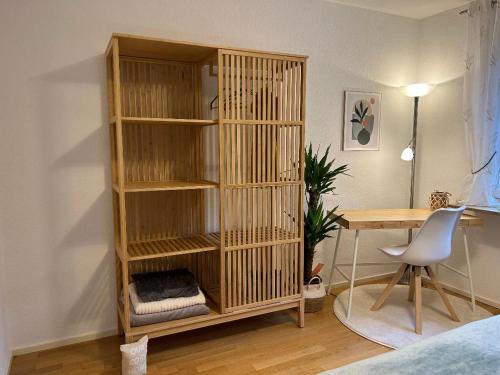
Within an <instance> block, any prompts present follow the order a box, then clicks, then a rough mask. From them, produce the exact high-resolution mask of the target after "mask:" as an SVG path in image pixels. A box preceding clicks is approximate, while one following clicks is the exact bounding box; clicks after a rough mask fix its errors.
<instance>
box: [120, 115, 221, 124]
mask: <svg viewBox="0 0 500 375" xmlns="http://www.w3.org/2000/svg"><path fill="white" fill-rule="evenodd" d="M110 122H111V123H112V124H114V123H116V116H113V117H112V118H111V121H110ZM218 123H219V121H218V120H198V119H180V118H152V117H122V124H124V125H126V124H143V125H173V126H211V125H217V124H218Z"/></svg>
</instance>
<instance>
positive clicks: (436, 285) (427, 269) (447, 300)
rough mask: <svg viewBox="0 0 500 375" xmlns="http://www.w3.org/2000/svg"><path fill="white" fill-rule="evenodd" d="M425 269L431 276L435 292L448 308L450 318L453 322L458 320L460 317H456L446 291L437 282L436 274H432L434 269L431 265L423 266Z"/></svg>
mask: <svg viewBox="0 0 500 375" xmlns="http://www.w3.org/2000/svg"><path fill="white" fill-rule="evenodd" d="M425 270H426V271H427V274H428V275H429V277H430V278H431V281H432V284H433V285H434V288H436V290H437V292H438V293H439V296H440V297H441V299H442V300H443V302H444V305H445V306H446V308H447V309H448V312H449V313H450V317H451V320H454V321H455V322H459V321H460V319H459V318H458V315H457V313H456V312H455V309H454V308H453V306H452V304H451V303H450V300H449V299H448V297H447V296H446V293H445V292H444V290H443V287H442V286H441V284H440V283H439V281H438V279H437V277H436V275H435V274H434V271H433V270H432V268H431V267H425Z"/></svg>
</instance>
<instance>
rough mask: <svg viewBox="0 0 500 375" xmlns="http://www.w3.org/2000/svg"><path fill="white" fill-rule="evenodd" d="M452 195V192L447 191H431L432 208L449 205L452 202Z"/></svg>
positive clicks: (430, 201) (430, 202)
mask: <svg viewBox="0 0 500 375" xmlns="http://www.w3.org/2000/svg"><path fill="white" fill-rule="evenodd" d="M450 196H451V194H450V193H448V192H446V191H437V190H435V191H434V192H433V193H431V196H430V198H429V204H430V206H431V210H437V209H438V208H445V207H448V204H449V203H450Z"/></svg>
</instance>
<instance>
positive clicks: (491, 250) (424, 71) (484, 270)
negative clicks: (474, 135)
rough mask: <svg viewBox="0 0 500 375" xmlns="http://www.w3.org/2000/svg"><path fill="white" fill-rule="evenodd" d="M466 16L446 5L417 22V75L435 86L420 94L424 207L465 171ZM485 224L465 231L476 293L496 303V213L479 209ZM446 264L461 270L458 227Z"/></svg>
mask: <svg viewBox="0 0 500 375" xmlns="http://www.w3.org/2000/svg"><path fill="white" fill-rule="evenodd" d="M465 26H466V16H464V15H460V14H458V10H456V9H455V10H451V11H448V12H445V13H442V14H439V15H437V16H434V17H429V18H427V19H425V20H423V21H422V22H421V23H420V49H419V58H420V59H419V72H418V74H419V78H420V80H421V81H424V82H436V83H439V85H438V86H437V87H436V89H435V90H434V91H433V92H432V93H431V94H429V95H428V96H426V97H423V98H422V99H421V105H420V120H419V137H418V142H419V146H418V151H419V155H418V163H417V181H418V183H417V203H418V205H419V206H427V205H428V202H427V199H428V197H429V195H430V193H431V192H432V191H433V190H435V189H438V190H444V191H448V192H451V193H452V194H453V196H452V201H455V200H456V199H457V198H458V197H459V194H460V191H461V187H462V182H463V180H464V178H465V176H466V174H467V171H468V170H469V164H468V161H467V156H466V153H465V129H464V121H463V115H462V93H463V91H462V85H463V73H464V66H465V63H464V61H465V33H466V29H465ZM480 216H481V217H482V218H483V219H484V221H485V226H484V227H483V228H478V229H471V230H470V237H469V242H470V253H471V260H472V274H473V278H474V285H475V289H476V293H477V294H478V295H479V296H481V297H484V298H486V299H487V300H490V301H492V302H494V303H496V304H498V305H500V288H498V285H499V283H500V276H499V274H498V265H499V264H500V233H499V231H498V228H500V216H498V215H496V216H495V215H493V214H481V215H480ZM455 237H456V238H455V242H454V250H455V251H454V253H453V255H452V258H451V259H450V262H449V263H450V264H451V265H453V266H454V267H455V268H459V269H462V270H465V269H466V268H465V264H466V263H465V258H464V247H463V241H462V237H461V232H460V231H459V232H458V233H457V235H456V236H455ZM440 278H441V279H442V281H443V282H444V283H447V284H449V285H451V286H453V287H455V288H458V289H461V290H468V286H467V283H466V281H465V280H464V279H463V278H461V277H460V276H458V275H456V274H454V273H451V272H449V271H447V270H442V272H441V275H440Z"/></svg>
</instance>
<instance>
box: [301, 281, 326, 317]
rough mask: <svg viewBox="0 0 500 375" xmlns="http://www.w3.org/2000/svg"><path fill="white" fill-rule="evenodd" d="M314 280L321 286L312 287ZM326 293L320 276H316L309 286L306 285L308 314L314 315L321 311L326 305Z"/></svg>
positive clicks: (305, 296) (305, 298) (305, 293)
mask: <svg viewBox="0 0 500 375" xmlns="http://www.w3.org/2000/svg"><path fill="white" fill-rule="evenodd" d="M313 280H318V281H319V284H314V285H312V284H311V283H312V282H313ZM325 296H326V291H325V287H324V285H323V281H322V280H321V278H320V277H319V276H314V277H313V278H312V279H311V280H309V283H308V284H307V285H304V300H305V307H304V311H305V312H306V313H313V312H317V311H319V310H321V309H322V308H323V304H324V303H325Z"/></svg>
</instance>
